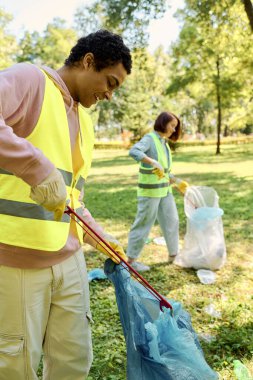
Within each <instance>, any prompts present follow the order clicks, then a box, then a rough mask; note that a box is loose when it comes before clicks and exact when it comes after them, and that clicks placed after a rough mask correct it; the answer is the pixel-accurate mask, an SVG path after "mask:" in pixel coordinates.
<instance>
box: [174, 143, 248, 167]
mask: <svg viewBox="0 0 253 380" xmlns="http://www.w3.org/2000/svg"><path fill="white" fill-rule="evenodd" d="M221 152H222V153H221V154H220V155H216V154H215V148H214V149H213V150H211V149H210V147H200V148H199V150H193V151H192V152H182V153H181V152H180V149H179V150H178V151H176V152H174V153H173V161H174V162H193V163H194V162H195V163H199V164H200V163H203V164H205V163H213V164H215V163H219V164H222V163H233V162H235V163H237V162H243V161H245V160H249V159H250V158H251V157H252V155H253V144H247V145H243V146H239V147H233V149H228V147H222V148H221Z"/></svg>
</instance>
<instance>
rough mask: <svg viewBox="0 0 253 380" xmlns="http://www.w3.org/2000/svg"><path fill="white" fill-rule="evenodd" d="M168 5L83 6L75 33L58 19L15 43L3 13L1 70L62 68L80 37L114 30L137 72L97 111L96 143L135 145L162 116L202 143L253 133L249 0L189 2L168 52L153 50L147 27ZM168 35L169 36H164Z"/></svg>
mask: <svg viewBox="0 0 253 380" xmlns="http://www.w3.org/2000/svg"><path fill="white" fill-rule="evenodd" d="M168 9H169V3H167V2H165V1H163V0H152V1H150V0H149V1H148V0H135V1H131V2H129V1H128V0H94V1H93V2H92V3H91V4H90V5H89V6H85V5H82V6H79V7H78V8H77V9H76V12H75V15H74V23H73V27H72V28H69V27H67V26H66V22H65V20H63V19H60V18H55V19H53V20H52V21H51V22H50V23H49V24H48V25H47V27H46V29H45V30H44V31H43V32H41V33H39V32H37V31H34V32H29V31H27V30H26V31H24V33H23V35H22V36H19V38H17V37H16V36H14V35H12V34H11V33H10V32H9V30H8V25H9V23H10V22H11V20H12V18H13V16H12V15H11V14H8V13H6V12H5V11H4V9H3V8H1V7H0V40H1V44H0V69H4V68H6V67H8V66H9V65H11V64H14V63H16V62H24V61H28V62H32V63H35V64H39V65H42V64H46V65H48V66H51V67H53V68H55V69H57V68H59V67H61V66H62V65H63V63H64V60H65V58H66V57H67V56H68V54H69V51H70V49H71V47H72V46H73V45H74V44H75V42H76V40H77V38H79V37H80V36H83V35H86V34H88V33H91V32H94V31H95V30H97V29H99V28H108V29H110V30H112V31H114V32H117V33H119V34H121V35H122V36H123V38H124V39H125V41H126V43H127V44H128V46H129V47H130V48H131V50H132V52H133V71H132V75H130V76H129V78H128V79H127V81H126V82H125V84H124V85H123V86H122V88H120V89H119V90H118V91H117V93H115V95H114V98H113V101H112V102H111V104H110V105H108V104H107V103H106V102H103V103H99V104H98V105H97V106H96V107H95V108H93V109H92V110H91V113H92V117H93V119H94V122H95V128H96V131H97V138H100V139H103V138H104V139H117V137H118V136H120V135H122V133H123V131H128V132H129V136H131V138H132V139H133V140H137V139H139V138H140V137H142V136H143V134H145V133H146V132H147V131H149V129H151V128H152V126H153V122H154V119H155V117H156V116H157V114H158V113H159V112H160V111H162V110H171V111H173V112H174V113H176V114H178V115H180V117H181V119H182V121H183V126H184V133H185V134H186V135H188V136H195V135H196V134H198V135H199V136H202V137H203V138H206V137H207V138H209V137H211V138H216V139H217V149H216V153H220V146H219V145H220V137H221V136H229V135H230V136H231V135H238V134H240V133H244V134H252V132H253V116H252V114H253V112H252V111H253V86H252V84H253V83H252V82H253V75H252V74H253V61H252V56H253V44H252V37H253V27H252V26H253V7H252V3H251V1H248V0H245V1H241V0H220V1H219V2H217V1H214V0H209V1H206V0H203V1H193V0H185V3H184V7H183V8H181V9H179V10H178V11H177V13H176V17H177V18H178V20H179V22H180V26H181V31H180V34H179V37H178V38H177V40H176V41H175V42H174V43H173V44H171V45H170V46H168V48H167V49H165V48H164V47H162V46H160V47H158V48H157V49H156V50H155V51H154V52H150V51H149V49H148V26H149V23H150V21H151V20H152V19H155V18H159V17H161V16H163V14H164V13H165V11H166V10H168ZM164 33H166V30H164Z"/></svg>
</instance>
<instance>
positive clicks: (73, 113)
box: [0, 63, 103, 268]
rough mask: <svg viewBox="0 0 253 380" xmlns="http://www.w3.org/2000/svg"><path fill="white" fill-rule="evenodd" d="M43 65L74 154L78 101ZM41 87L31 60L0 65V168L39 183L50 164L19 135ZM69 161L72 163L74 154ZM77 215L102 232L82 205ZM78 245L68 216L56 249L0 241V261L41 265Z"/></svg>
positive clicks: (32, 121) (30, 119) (31, 118)
mask: <svg viewBox="0 0 253 380" xmlns="http://www.w3.org/2000/svg"><path fill="white" fill-rule="evenodd" d="M43 69H44V70H46V71H47V72H48V73H49V74H50V75H51V76H52V77H53V78H54V80H55V81H56V82H57V83H58V84H59V86H60V87H61V90H62V94H63V99H64V103H65V107H66V112H67V117H68V124H69V133H70V141H71V149H72V156H73V158H74V157H75V154H76V151H75V143H76V139H77V135H78V132H79V122H78V113H77V109H78V108H77V107H78V103H77V102H75V101H74V100H73V98H72V97H71V95H70V93H69V91H68V88H67V87H66V85H65V83H64V82H63V81H62V79H61V77H60V76H59V75H58V73H57V72H56V71H55V70H53V69H50V68H48V67H43ZM44 88H45V77H44V75H43V73H42V72H41V70H40V69H39V68H38V67H36V66H35V65H32V64H29V63H19V64H16V65H14V66H12V67H10V68H8V69H6V70H3V71H0V168H1V169H4V170H7V171H9V172H11V173H13V174H14V175H16V176H17V177H20V178H21V179H23V180H24V181H25V182H26V183H28V184H29V185H30V186H35V185H37V184H39V183H41V182H42V181H43V180H44V179H45V178H46V177H47V176H48V175H49V174H50V173H51V171H52V170H53V168H54V165H53V164H52V163H51V162H50V161H49V160H48V159H47V158H46V157H45V156H44V154H43V153H42V152H41V151H40V150H38V149H36V148H35V147H34V146H33V145H32V144H31V143H30V142H28V141H27V140H26V139H25V138H26V137H27V136H29V135H30V133H31V132H32V131H33V129H34V127H35V125H36V123H37V120H38V118H39V115H40V111H41V106H42V102H43V97H44ZM73 164H75V163H74V159H73ZM83 217H84V219H85V221H86V222H87V223H88V224H89V225H90V226H91V227H92V228H93V229H95V231H96V232H97V233H99V234H100V235H102V237H103V230H102V228H101V227H100V226H99V225H98V224H97V223H96V222H95V220H94V219H93V218H92V216H91V214H90V213H89V211H88V210H87V209H86V208H84V211H83ZM0 228H1V227H0ZM86 242H87V243H89V244H91V245H93V246H95V245H96V244H95V243H94V241H92V239H89V237H88V236H86ZM79 247H80V243H79V241H78V239H77V236H76V231H75V226H74V222H71V228H70V233H69V236H68V239H67V242H66V244H65V246H64V247H63V248H62V249H61V250H59V251H57V252H46V251H40V250H33V249H27V248H22V247H14V246H10V245H6V244H2V243H1V242H0V265H5V266H10V267H17V268H46V267H49V266H52V265H55V264H58V263H60V262H61V261H63V260H65V259H66V258H68V257H69V256H71V255H72V254H73V253H74V252H75V251H76V250H77V249H78V248H79Z"/></svg>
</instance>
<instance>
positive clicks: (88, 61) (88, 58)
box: [83, 53, 94, 70]
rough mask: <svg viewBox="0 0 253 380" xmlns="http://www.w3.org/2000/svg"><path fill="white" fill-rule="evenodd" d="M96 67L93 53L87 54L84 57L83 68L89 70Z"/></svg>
mask: <svg viewBox="0 0 253 380" xmlns="http://www.w3.org/2000/svg"><path fill="white" fill-rule="evenodd" d="M93 65H94V55H93V54H92V53H87V54H85V56H84V57H83V67H84V68H85V69H86V70H88V69H90V68H91V67H92V66H93Z"/></svg>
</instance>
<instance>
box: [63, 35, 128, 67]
mask: <svg viewBox="0 0 253 380" xmlns="http://www.w3.org/2000/svg"><path fill="white" fill-rule="evenodd" d="M87 53H92V54H93V55H94V64H95V70H96V71H100V70H102V69H104V68H106V67H108V66H113V65H115V64H117V63H122V65H123V66H124V68H125V70H126V72H127V74H130V72H131V67H132V58H131V54H130V50H129V49H128V47H127V46H126V45H125V44H124V42H123V39H122V38H121V37H120V36H119V35H118V34H115V33H112V32H110V31H108V30H105V29H100V30H98V31H97V32H95V33H91V34H89V35H88V36H86V37H82V38H80V39H79V40H78V41H77V44H76V45H75V46H74V47H73V48H72V49H71V52H70V55H69V57H68V58H67V59H66V60H65V65H66V66H75V65H76V63H78V62H79V61H80V60H81V59H82V58H83V57H84V56H85V54H87Z"/></svg>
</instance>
